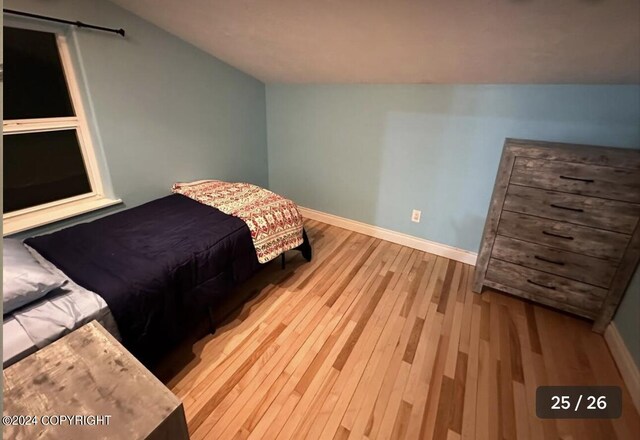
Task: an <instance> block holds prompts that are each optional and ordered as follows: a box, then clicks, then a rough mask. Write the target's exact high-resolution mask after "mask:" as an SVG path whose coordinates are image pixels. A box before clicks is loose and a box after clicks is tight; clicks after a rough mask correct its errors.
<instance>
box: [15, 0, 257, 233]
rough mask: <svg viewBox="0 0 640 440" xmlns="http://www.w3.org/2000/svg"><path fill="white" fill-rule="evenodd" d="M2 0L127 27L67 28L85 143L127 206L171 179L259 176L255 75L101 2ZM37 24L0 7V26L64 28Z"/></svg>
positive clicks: (162, 189) (161, 190)
mask: <svg viewBox="0 0 640 440" xmlns="http://www.w3.org/2000/svg"><path fill="white" fill-rule="evenodd" d="M4 7H6V8H12V9H18V10H23V11H28V12H33V13H39V14H45V15H52V16H54V17H60V18H66V19H71V20H81V21H85V22H88V23H93V24H98V25H103V26H108V27H116V28H119V27H122V28H124V29H125V30H126V32H127V37H126V38H122V37H120V36H117V35H113V34H108V33H104V32H96V31H91V30H79V31H75V32H73V33H70V32H67V35H68V38H69V41H70V43H71V46H72V51H73V55H74V60H75V62H76V65H77V69H76V70H77V71H78V73H79V76H80V77H81V78H80V79H81V80H82V82H83V84H82V86H83V87H84V88H85V90H84V92H85V97H88V98H89V99H87V100H86V103H88V104H90V107H91V108H90V110H92V111H93V112H92V113H93V116H94V117H93V118H91V120H90V122H91V124H92V126H93V127H92V128H93V134H94V141H95V142H94V143H96V144H97V146H98V148H99V150H101V152H102V153H103V154H104V159H105V160H104V162H105V163H106V166H107V167H108V176H109V177H110V180H111V183H112V186H113V195H115V196H116V197H119V198H121V199H122V200H123V201H124V202H125V206H126V207H130V206H134V205H137V204H140V203H144V202H147V201H149V200H152V199H154V198H158V197H160V196H163V195H166V194H169V193H170V192H169V191H170V188H171V185H172V183H173V182H175V181H180V180H195V179H202V178H219V179H226V180H242V181H249V182H252V183H257V184H260V185H267V184H268V169H267V141H266V116H265V86H264V84H263V83H262V82H260V81H258V80H257V79H255V78H253V77H251V76H249V75H247V74H245V73H242V72H240V71H239V70H237V69H235V68H233V67H231V66H229V65H227V64H225V63H223V62H221V61H219V60H218V59H216V58H214V57H212V56H210V55H208V54H207V53H205V52H203V51H201V50H199V49H197V48H195V47H194V46H192V45H190V44H188V43H186V42H184V41H182V40H180V39H178V38H176V37H174V36H172V35H171V34H169V33H167V32H165V31H163V30H161V29H159V28H157V27H155V26H153V25H152V24H150V23H148V22H146V21H144V20H142V19H140V18H138V17H137V16H135V15H133V14H130V13H129V12H127V11H125V10H123V9H121V8H119V7H118V6H116V5H114V4H112V3H110V2H108V1H104V0H56V1H50V0H6V1H5V2H4ZM37 23H41V22H37V21H33V20H26V19H16V18H9V16H7V15H5V25H16V24H26V25H27V26H34V25H35V26H40V27H43V26H49V29H51V30H55V31H63V32H64V31H65V29H68V28H66V27H57V26H56V25H49V24H46V25H45V24H37ZM51 26H53V27H51ZM74 34H75V36H74ZM90 116H91V115H90ZM122 208H123V206H119V207H118V208H116V209H122ZM103 214H104V212H101V213H98V214H96V215H103ZM93 217H94V215H92V216H83V217H81V218H80V220H86V219H87V218H93ZM77 220H79V219H76V221H77ZM68 223H69V222H65V223H64V224H68ZM55 226H56V227H59V226H60V224H58V225H55ZM48 229H50V228H48ZM23 235H24V234H23Z"/></svg>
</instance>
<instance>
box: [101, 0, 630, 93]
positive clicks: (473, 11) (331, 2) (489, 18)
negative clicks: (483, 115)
mask: <svg viewBox="0 0 640 440" xmlns="http://www.w3.org/2000/svg"><path fill="white" fill-rule="evenodd" d="M114 2H115V3H117V4H119V5H121V6H122V7H124V8H126V9H128V10H130V11H131V12H133V13H135V14H137V15H139V16H141V17H143V18H145V19H147V20H148V21H150V22H152V23H154V24H156V25H157V26H159V27H161V28H164V29H166V30H167V31H169V32H171V33H173V34H175V35H177V36H178V37H180V38H182V39H184V40H186V41H188V42H190V43H192V44H194V45H195V46H197V47H199V48H201V49H203V50H205V51H206V52H208V53H210V54H212V55H214V56H216V57H217V58H219V59H221V60H223V61H225V62H227V63H229V64H231V65H233V66H235V67H237V68H238V69H240V70H243V71H245V72H247V73H249V74H251V75H253V76H255V77H256V78H259V79H261V80H263V81H265V82H291V83H640V0H189V1H181V0H114Z"/></svg>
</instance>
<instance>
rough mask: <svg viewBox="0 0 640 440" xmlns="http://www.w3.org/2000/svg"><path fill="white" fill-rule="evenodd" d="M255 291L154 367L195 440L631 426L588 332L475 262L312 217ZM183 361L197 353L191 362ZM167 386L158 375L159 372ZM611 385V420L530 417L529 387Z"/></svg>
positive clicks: (573, 434) (564, 433)
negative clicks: (303, 243)
mask: <svg viewBox="0 0 640 440" xmlns="http://www.w3.org/2000/svg"><path fill="white" fill-rule="evenodd" d="M305 225H306V228H307V231H308V233H309V236H310V239H311V241H312V244H313V246H314V260H313V261H312V262H311V263H306V262H304V260H303V259H302V257H300V256H299V255H298V254H297V253H295V252H290V253H289V255H288V267H287V269H286V270H284V271H283V270H281V269H280V266H279V264H278V263H275V262H274V263H272V264H270V265H269V267H267V268H265V269H264V270H263V271H262V272H261V273H260V274H258V276H257V277H256V278H255V279H253V280H251V281H250V282H249V283H247V285H245V286H243V287H242V289H245V290H246V289H251V290H255V291H256V292H257V296H256V297H255V298H254V299H253V300H251V301H250V302H249V303H248V304H247V305H246V306H245V307H244V309H243V310H242V311H241V312H240V313H239V314H238V315H237V316H235V317H234V318H233V319H232V320H230V322H229V323H228V324H227V325H225V326H224V327H222V328H220V329H219V330H218V332H217V333H216V334H215V335H208V336H206V337H204V338H203V339H201V340H199V341H197V342H195V344H193V346H192V345H191V344H189V343H187V344H185V347H186V349H188V350H187V351H189V353H195V358H193V359H191V360H190V361H189V362H188V363H185V361H184V360H183V357H184V353H183V352H184V350H185V347H182V350H177V351H176V353H173V354H172V355H171V356H169V357H168V358H167V359H166V360H165V362H164V363H163V364H162V365H161V366H160V368H159V371H160V372H161V373H160V374H161V376H162V375H164V376H165V381H166V383H167V385H168V386H169V388H171V389H172V390H173V391H174V392H175V393H176V394H177V395H178V396H179V397H180V398H181V399H182V401H183V402H184V406H185V412H186V417H187V422H188V425H189V430H190V432H191V436H192V439H194V440H198V439H226V438H228V439H303V438H310V439H346V438H358V439H361V438H369V439H396V438H407V439H429V438H434V439H460V438H465V439H474V438H477V439H515V438H518V439H532V440H533V439H542V438H549V439H551V438H554V439H557V438H562V439H574V440H582V439H615V438H619V439H630V438H637V434H638V433H639V432H640V419H639V417H638V413H637V412H636V410H635V408H634V407H633V404H632V403H631V398H630V396H629V393H628V391H627V390H626V389H625V388H624V385H623V382H622V380H621V378H620V375H619V373H618V371H617V369H616V366H615V364H614V362H613V360H612V358H611V355H610V354H609V351H608V349H607V346H606V345H605V342H604V339H603V338H602V336H600V335H598V334H595V333H593V332H591V330H590V327H591V325H590V324H589V323H588V322H586V321H582V320H580V319H577V318H573V317H571V316H568V315H564V314H561V313H557V312H554V311H551V310H549V309H546V308H543V307H539V306H536V305H532V304H531V303H527V302H524V301H522V300H519V299H516V298H513V297H509V296H507V295H503V294H499V293H496V292H491V291H489V292H485V293H483V294H482V295H477V294H474V293H473V292H472V291H471V289H470V284H471V278H472V271H473V268H472V267H471V266H467V265H464V264H462V263H457V262H455V261H452V260H448V259H445V258H441V257H436V256H434V255H431V254H427V253H424V252H420V251H417V250H413V249H410V248H406V247H403V246H399V245H395V244H392V243H389V242H385V241H381V240H378V239H374V238H370V237H367V236H364V235H361V234H357V233H353V232H350V231H346V230H344V229H339V228H336V227H333V226H328V225H325V224H322V223H318V222H314V221H307V222H306V223H305ZM192 357H193V354H192ZM167 376H168V377H167ZM592 384H594V385H595V384H600V385H618V386H622V387H623V400H624V409H623V416H622V417H621V418H620V419H616V420H557V421H556V420H540V419H538V418H536V416H535V391H536V387H537V386H539V385H592Z"/></svg>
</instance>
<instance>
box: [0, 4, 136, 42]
mask: <svg viewBox="0 0 640 440" xmlns="http://www.w3.org/2000/svg"><path fill="white" fill-rule="evenodd" d="M2 12H4V13H5V14H11V15H19V16H20V17H29V18H35V19H37V20H45V21H53V22H56V23H64V24H70V25H73V26H77V27H79V28H87V29H96V30H98V31H104V32H113V33H114V34H119V35H122V36H123V37H124V29H122V28H120V29H114V28H108V27H103V26H97V25H95V24H87V23H83V22H81V21H71V20H64V19H62V18H55V17H47V16H46V15H38V14H32V13H30V12H22V11H16V10H14V9H6V8H3V9H2Z"/></svg>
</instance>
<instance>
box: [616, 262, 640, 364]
mask: <svg viewBox="0 0 640 440" xmlns="http://www.w3.org/2000/svg"><path fill="white" fill-rule="evenodd" d="M613 321H614V323H615V325H616V328H617V329H618V332H619V333H620V335H621V336H622V339H624V342H625V345H626V346H627V348H628V349H629V352H631V355H632V356H633V359H634V360H635V362H636V365H638V366H640V268H638V269H636V273H635V275H634V276H633V278H632V279H631V283H630V284H629V287H628V288H627V292H626V294H625V296H624V298H622V302H621V303H620V307H618V312H617V313H616V316H615V317H614V319H613Z"/></svg>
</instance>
